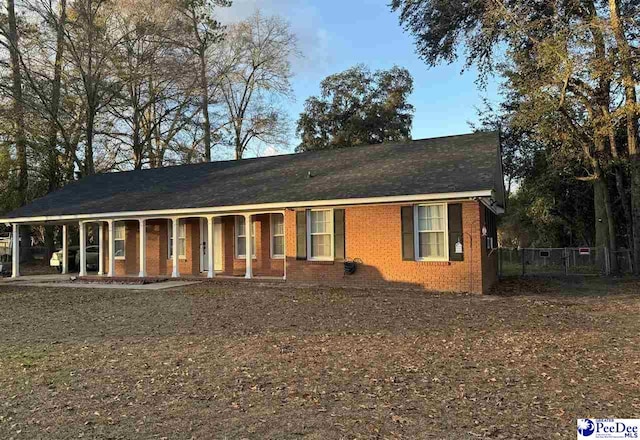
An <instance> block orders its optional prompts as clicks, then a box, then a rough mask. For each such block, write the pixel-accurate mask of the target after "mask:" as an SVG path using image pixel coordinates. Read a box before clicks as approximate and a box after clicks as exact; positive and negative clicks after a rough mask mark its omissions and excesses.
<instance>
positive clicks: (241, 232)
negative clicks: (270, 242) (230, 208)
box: [235, 216, 256, 260]
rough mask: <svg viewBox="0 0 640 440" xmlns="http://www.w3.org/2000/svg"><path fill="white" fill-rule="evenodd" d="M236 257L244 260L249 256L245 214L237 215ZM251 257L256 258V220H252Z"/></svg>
mask: <svg viewBox="0 0 640 440" xmlns="http://www.w3.org/2000/svg"><path fill="white" fill-rule="evenodd" d="M235 236H236V258H238V259H240V260H243V259H246V258H247V229H246V228H245V219H244V217H243V216H236V227H235ZM251 258H252V259H255V258H256V222H255V220H254V221H252V222H251Z"/></svg>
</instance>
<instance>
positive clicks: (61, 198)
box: [0, 132, 504, 293]
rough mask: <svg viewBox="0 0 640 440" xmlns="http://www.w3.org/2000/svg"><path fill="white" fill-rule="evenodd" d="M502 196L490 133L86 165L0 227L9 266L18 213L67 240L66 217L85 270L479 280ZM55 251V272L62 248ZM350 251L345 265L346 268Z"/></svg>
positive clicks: (479, 286)
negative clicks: (99, 167)
mask: <svg viewBox="0 0 640 440" xmlns="http://www.w3.org/2000/svg"><path fill="white" fill-rule="evenodd" d="M503 206H504V186H503V176H502V163H501V155H500V142H499V137H498V134H497V133H493V132H492V133H476V134H468V135H460V136H450V137H442V138H434V139H423V140H416V141H410V142H405V143H394V144H379V145H371V146H364V147H355V148H346V149H340V150H331V151H319V152H308V153H300V154H291V155H283V156H273V157H264V158H256V159H244V160H239V161H224V162H213V163H202V164H195V165H183V166H174V167H166V168H159V169H145V170H136V171H128V172H119V173H105V174H98V175H94V176H90V177H87V178H84V179H82V180H80V181H78V182H74V183H71V184H69V185H67V186H65V187H64V188H63V189H61V190H59V191H56V192H53V193H51V194H49V195H47V196H45V197H42V198H40V199H38V200H35V201H34V202H32V203H31V204H29V205H26V206H24V207H22V208H19V209H17V210H15V211H13V212H11V213H9V214H7V215H6V216H5V218H1V219H0V222H3V223H7V224H10V225H12V226H13V237H14V240H13V249H14V252H13V265H12V267H13V276H14V277H18V276H19V274H20V269H19V260H20V257H19V241H18V239H17V237H18V236H19V234H18V232H19V227H20V225H38V224H39V225H42V224H46V225H59V226H61V228H62V236H63V237H64V238H63V243H64V244H63V249H65V250H66V248H67V247H68V236H69V234H68V227H69V225H70V224H73V225H79V231H80V250H79V252H80V273H79V276H80V277H84V276H87V275H88V274H87V267H86V266H87V265H86V261H87V260H86V258H87V257H86V246H87V242H88V241H89V240H88V234H89V233H90V235H91V238H92V240H93V243H94V244H97V245H98V247H99V255H100V258H99V267H98V268H97V269H98V273H97V275H98V276H105V277H124V276H135V277H163V276H164V277H168V276H170V277H175V278H178V277H180V278H184V277H187V276H188V277H193V276H198V277H208V278H214V277H245V278H265V277H266V278H273V277H277V278H279V279H284V280H286V282H287V283H289V282H290V283H302V284H323V285H327V284H329V285H340V286H349V285H362V286H367V285H399V286H413V287H419V288H423V289H425V290H430V291H455V292H475V293H485V292H487V291H488V290H489V289H490V288H491V286H492V285H493V284H494V283H495V282H496V280H497V256H496V253H495V252H493V251H494V247H495V246H496V241H497V237H496V215H498V214H500V213H502V212H503ZM248 225H250V227H249V228H248V229H249V232H248V231H247V226H248ZM88 226H89V227H88ZM88 231H89V232H88ZM94 231H95V232H94ZM98 231H99V232H98ZM141 232H142V233H141ZM94 235H95V236H94ZM98 236H99V237H100V238H101V239H97V238H96V237H98ZM176 237H177V239H176ZM248 237H250V239H247V238H248ZM247 255H251V258H248V259H247ZM63 260H64V261H63V272H64V273H66V272H67V269H68V267H69V266H68V261H67V260H68V257H67V253H66V251H65V252H64V258H63ZM354 260H355V261H356V270H355V273H353V274H349V273H346V272H347V271H346V270H345V266H346V265H345V264H344V262H345V261H354Z"/></svg>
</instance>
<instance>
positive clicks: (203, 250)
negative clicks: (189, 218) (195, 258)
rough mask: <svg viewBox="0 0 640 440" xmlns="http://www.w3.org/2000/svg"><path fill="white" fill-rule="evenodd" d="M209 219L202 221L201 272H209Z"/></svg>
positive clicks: (202, 219)
mask: <svg viewBox="0 0 640 440" xmlns="http://www.w3.org/2000/svg"><path fill="white" fill-rule="evenodd" d="M207 229H208V226H207V219H206V218H201V219H200V272H207V271H208V270H209V268H208V267H207V265H208V263H207V252H209V234H208V231H207Z"/></svg>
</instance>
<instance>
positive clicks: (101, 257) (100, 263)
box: [98, 222, 104, 276]
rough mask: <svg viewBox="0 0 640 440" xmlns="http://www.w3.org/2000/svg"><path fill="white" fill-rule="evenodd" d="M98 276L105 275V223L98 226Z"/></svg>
mask: <svg viewBox="0 0 640 440" xmlns="http://www.w3.org/2000/svg"><path fill="white" fill-rule="evenodd" d="M98 234H99V235H100V237H99V238H98V275H100V276H102V275H104V222H100V223H99V225H98Z"/></svg>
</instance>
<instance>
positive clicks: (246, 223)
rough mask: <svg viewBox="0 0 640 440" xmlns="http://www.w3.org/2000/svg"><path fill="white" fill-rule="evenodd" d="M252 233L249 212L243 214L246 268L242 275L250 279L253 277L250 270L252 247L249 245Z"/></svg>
mask: <svg viewBox="0 0 640 440" xmlns="http://www.w3.org/2000/svg"><path fill="white" fill-rule="evenodd" d="M252 233H253V225H252V224H251V214H245V215H244V236H245V241H246V243H247V245H246V246H245V247H246V250H245V254H246V260H245V261H246V264H245V266H246V270H245V274H244V277H245V278H247V279H251V278H253V270H252V267H251V266H252V265H253V258H252V257H251V256H252V255H253V249H252V248H251V246H252V245H253V243H252V242H253V240H252V239H251V235H252Z"/></svg>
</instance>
